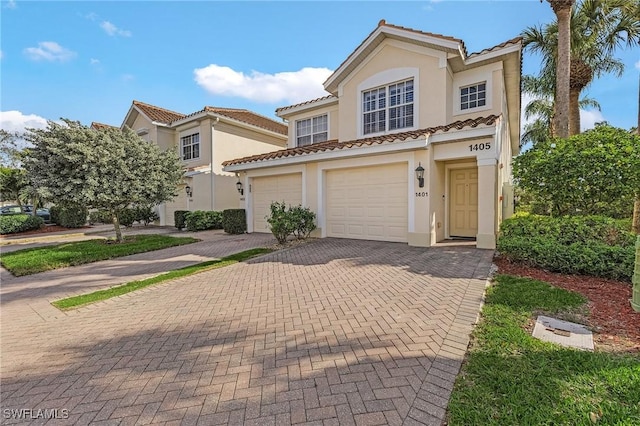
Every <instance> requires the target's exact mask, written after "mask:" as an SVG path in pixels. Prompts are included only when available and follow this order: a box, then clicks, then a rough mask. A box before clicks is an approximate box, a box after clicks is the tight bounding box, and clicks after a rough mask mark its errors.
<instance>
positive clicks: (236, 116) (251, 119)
mask: <svg viewBox="0 0 640 426" xmlns="http://www.w3.org/2000/svg"><path fill="white" fill-rule="evenodd" d="M204 110H205V111H209V112H213V113H214V114H218V115H222V116H224V117H228V118H231V119H233V120H237V121H241V122H243V123H247V124H250V125H252V126H256V127H260V128H261V129H266V130H269V131H272V132H274V133H279V134H281V135H287V134H288V129H289V128H288V127H287V125H286V124H284V123H280V122H278V121H275V120H272V119H270V118H268V117H265V116H263V115H260V114H256V113H255V112H252V111H249V110H247V109H237V108H218V107H211V106H207V107H205V108H204Z"/></svg>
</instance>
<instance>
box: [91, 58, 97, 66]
mask: <svg viewBox="0 0 640 426" xmlns="http://www.w3.org/2000/svg"><path fill="white" fill-rule="evenodd" d="M89 63H90V64H91V65H99V64H100V59H95V58H91V59H90V60H89Z"/></svg>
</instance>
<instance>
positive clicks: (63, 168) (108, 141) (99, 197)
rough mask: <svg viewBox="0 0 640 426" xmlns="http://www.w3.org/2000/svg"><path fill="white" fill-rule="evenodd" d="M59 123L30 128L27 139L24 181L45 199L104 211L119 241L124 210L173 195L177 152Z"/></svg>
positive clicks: (120, 133)
mask: <svg viewBox="0 0 640 426" xmlns="http://www.w3.org/2000/svg"><path fill="white" fill-rule="evenodd" d="M62 121H63V124H59V123H55V122H52V121H49V122H48V125H47V128H46V129H29V130H28V132H27V134H26V135H25V139H26V140H27V141H29V142H31V143H32V144H33V148H32V149H30V150H29V153H28V156H27V158H26V159H25V161H24V164H25V168H26V170H27V176H28V177H29V180H30V181H31V183H32V185H33V186H35V187H37V188H39V191H40V193H41V194H42V195H43V197H44V198H46V199H49V200H54V201H55V202H57V203H76V204H80V205H84V206H85V207H87V208H97V209H104V210H107V211H108V212H109V214H110V215H111V218H112V219H113V226H114V230H115V233H116V239H117V241H118V242H122V241H123V239H122V232H121V230H120V221H119V218H118V214H119V212H120V211H121V210H122V209H124V208H126V207H128V206H130V205H139V204H159V203H162V202H164V201H169V200H172V199H173V198H174V197H175V196H176V195H177V194H176V186H177V185H178V183H179V181H180V179H181V178H182V174H183V170H182V166H181V164H180V160H179V159H178V156H177V154H176V153H175V152H173V151H165V152H162V151H160V149H159V148H158V146H157V145H155V144H152V143H148V142H146V141H145V140H143V139H141V138H140V137H139V136H138V135H137V134H136V133H135V132H134V131H133V130H131V129H129V128H125V129H124V130H120V129H118V128H104V129H100V130H96V129H91V128H89V127H86V126H83V125H81V124H80V123H79V122H76V121H71V120H67V119H63V120H62Z"/></svg>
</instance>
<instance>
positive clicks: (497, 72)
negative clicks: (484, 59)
mask: <svg viewBox="0 0 640 426" xmlns="http://www.w3.org/2000/svg"><path fill="white" fill-rule="evenodd" d="M485 81H486V83H487V98H486V100H487V104H486V105H485V106H483V107H477V108H473V109H469V110H461V109H460V88H461V87H465V86H469V85H472V84H476V83H482V82H485ZM503 83H504V79H503V75H502V62H498V63H493V64H490V65H484V66H482V67H478V68H473V69H470V70H467V71H462V72H458V73H455V74H453V76H452V80H451V91H450V92H449V96H448V98H449V99H450V100H451V102H452V105H451V106H452V107H451V108H449V109H448V110H447V111H448V114H450V115H447V123H452V122H454V121H458V120H466V119H469V118H477V117H487V116H489V115H491V114H495V115H499V114H501V113H502V112H503V111H504V112H506V110H503V106H504V104H503V99H504V84H503Z"/></svg>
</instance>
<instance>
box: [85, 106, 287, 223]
mask: <svg viewBox="0 0 640 426" xmlns="http://www.w3.org/2000/svg"><path fill="white" fill-rule="evenodd" d="M105 126H106V127H108V125H106V124H102V123H95V122H94V123H92V125H91V127H92V128H95V129H100V128H101V127H102V128H104V127H105ZM124 126H128V127H130V128H131V129H133V130H135V131H136V132H137V133H138V135H140V137H142V138H143V139H145V140H147V141H149V142H153V143H155V144H157V145H158V146H159V147H160V148H161V149H163V150H167V149H174V150H176V152H178V154H179V155H180V158H181V159H182V162H183V165H184V168H185V177H184V181H183V182H182V184H181V185H180V188H178V191H177V192H178V196H177V197H176V199H174V200H173V201H170V202H166V203H163V204H161V205H160V206H158V215H159V216H160V224H161V225H173V224H174V212H175V211H176V210H224V209H230V208H239V207H242V205H241V203H242V196H241V194H239V193H238V190H237V189H236V183H237V181H238V180H237V178H236V176H235V173H232V172H231V173H230V172H225V171H223V170H222V162H223V161H225V160H230V159H233V158H237V157H239V156H247V155H253V154H260V153H265V152H270V151H273V150H274V149H282V148H284V147H285V146H286V144H287V126H286V125H285V124H283V123H280V122H278V121H275V120H271V119H269V118H267V117H264V116H261V115H259V114H256V113H254V112H251V111H248V110H245V109H234V108H217V107H211V106H206V107H204V108H203V109H202V110H200V111H197V112H194V113H191V114H188V115H186V114H182V113H178V112H175V111H170V110H168V109H164V108H160V107H157V106H154V105H149V104H147V103H144V102H140V101H133V103H132V104H131V107H130V108H129V111H128V113H127V115H126V117H125V119H124V122H123V123H122V126H121V127H124ZM186 189H188V191H187V190H186Z"/></svg>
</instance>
